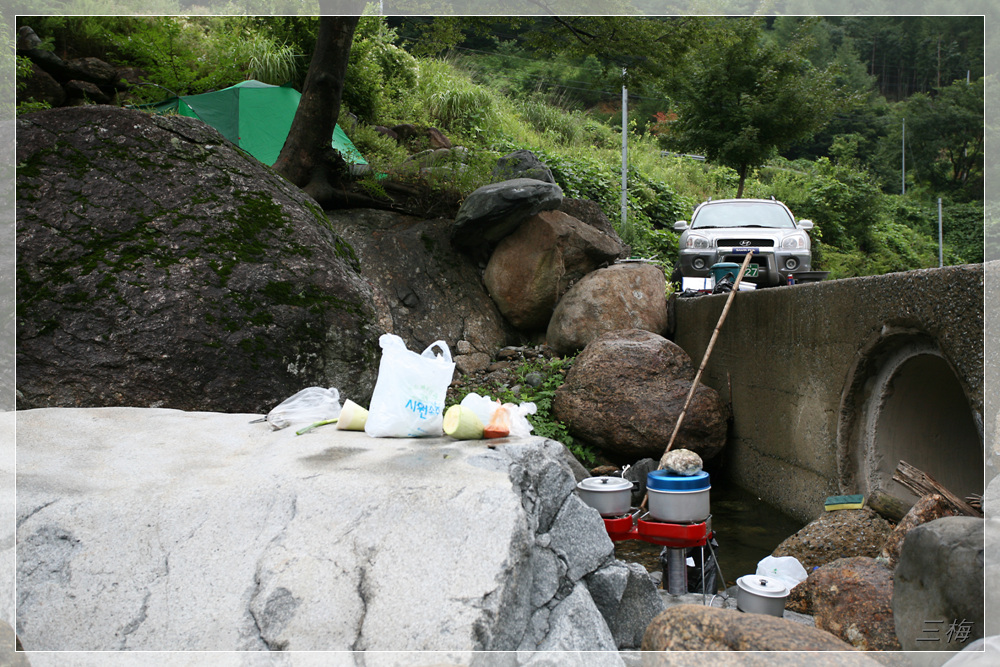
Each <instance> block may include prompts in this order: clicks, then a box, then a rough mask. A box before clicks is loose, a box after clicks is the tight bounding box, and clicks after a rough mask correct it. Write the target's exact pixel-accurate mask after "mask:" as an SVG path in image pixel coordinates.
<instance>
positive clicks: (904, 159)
mask: <svg viewBox="0 0 1000 667" xmlns="http://www.w3.org/2000/svg"><path fill="white" fill-rule="evenodd" d="M902 153H903V194H904V195H905V194H906V119H905V118H904V119H903V149H902Z"/></svg>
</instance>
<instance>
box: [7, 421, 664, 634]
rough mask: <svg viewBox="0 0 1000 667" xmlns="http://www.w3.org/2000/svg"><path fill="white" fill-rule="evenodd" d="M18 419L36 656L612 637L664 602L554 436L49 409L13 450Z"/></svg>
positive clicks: (22, 575) (26, 596) (634, 628)
mask: <svg viewBox="0 0 1000 667" xmlns="http://www.w3.org/2000/svg"><path fill="white" fill-rule="evenodd" d="M15 419H16V420H17V430H18V443H17V452H18V469H17V473H18V511H19V516H18V517H17V525H18V528H17V533H16V539H17V544H18V549H17V558H18V561H17V595H18V619H17V632H18V635H19V636H20V637H21V640H22V643H23V644H24V645H25V647H27V648H29V649H33V650H45V649H55V650H88V651H89V650H122V649H125V650H170V651H185V650H223V651H232V650H267V649H272V650H273V649H285V650H338V651H343V650H400V651H417V650H442V651H472V650H484V651H486V650H509V651H512V650H536V649H537V650H549V649H551V650H608V651H614V650H615V649H616V648H628V647H634V646H635V643H636V642H637V638H638V637H639V636H640V635H641V632H642V629H644V628H645V627H646V625H647V624H648V622H649V621H650V620H651V619H652V618H653V616H655V615H656V614H657V613H659V612H660V611H661V610H662V609H663V605H662V602H661V601H660V599H659V596H658V595H657V593H656V590H655V587H654V585H653V583H652V582H651V581H650V579H649V577H648V576H646V575H645V573H644V572H640V571H639V570H637V569H636V568H634V567H631V566H626V565H625V564H623V563H620V562H619V561H616V560H615V559H614V555H613V547H612V543H611V541H610V539H609V538H608V536H607V533H606V532H605V530H604V525H603V523H602V521H601V519H600V516H599V515H598V514H597V512H596V510H594V509H592V508H590V507H588V506H586V505H585V504H583V502H582V501H580V500H579V498H578V497H577V495H576V494H575V493H574V488H575V480H574V478H573V475H572V473H571V472H570V470H569V468H568V466H567V465H566V463H565V461H564V459H563V456H564V455H563V451H564V449H565V448H564V447H563V446H562V445H560V444H559V443H556V442H554V441H551V440H545V439H543V438H526V439H508V440H504V441H497V445H496V448H495V449H491V448H488V447H485V446H484V445H483V444H482V443H481V442H480V441H476V442H459V441H455V440H451V439H447V438H439V439H425V440H419V441H418V440H405V439H394V440H378V439H374V438H369V437H368V436H366V435H364V433H361V432H350V431H338V430H335V429H332V428H330V427H328V428H319V429H314V430H313V431H311V432H309V433H307V434H305V435H303V436H296V435H295V433H294V430H293V428H291V427H290V428H287V429H284V430H281V431H272V430H271V429H270V428H269V427H267V425H265V424H248V423H247V422H248V415H239V414H236V415H226V414H217V413H204V412H202V413H193V412H180V411H175V410H164V409H135V408H111V409H104V410H92V409H43V410H29V411H21V412H17V413H4V414H0V434H7V435H8V437H7V438H6V440H7V441H6V442H4V443H2V445H3V447H4V448H5V451H9V450H12V448H13V445H12V438H10V437H9V434H11V433H12V431H13V425H14V421H15ZM10 525H11V526H13V525H14V522H13V521H11V523H10ZM11 543H13V540H11Z"/></svg>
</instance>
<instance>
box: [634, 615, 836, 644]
mask: <svg viewBox="0 0 1000 667" xmlns="http://www.w3.org/2000/svg"><path fill="white" fill-rule="evenodd" d="M642 650H643V651H850V650H851V645H850V644H848V643H846V642H844V641H843V640H841V639H838V638H836V637H834V636H833V635H831V634H830V633H828V632H825V631H823V630H818V629H816V628H812V627H809V626H807V625H803V624H801V623H796V622H795V621H789V620H787V619H784V618H778V617H777V616H769V615H767V614H748V613H744V612H740V611H735V610H733V609H718V608H715V607H705V606H701V605H690V604H684V605H677V606H675V607H670V608H669V609H667V610H665V611H664V612H662V613H661V614H659V615H658V616H657V617H656V618H654V619H653V622H652V623H650V624H649V627H647V628H646V632H645V634H644V636H643V638H642Z"/></svg>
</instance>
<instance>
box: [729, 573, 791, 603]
mask: <svg viewBox="0 0 1000 667" xmlns="http://www.w3.org/2000/svg"><path fill="white" fill-rule="evenodd" d="M736 585H737V586H739V587H740V588H741V589H743V590H745V591H746V592H747V593H753V594H754V595H759V596H761V597H765V598H783V597H788V587H787V586H785V584H783V583H782V582H781V580H780V579H775V578H774V577H764V576H761V575H759V574H745V575H743V576H742V577H740V578H739V579H737V580H736Z"/></svg>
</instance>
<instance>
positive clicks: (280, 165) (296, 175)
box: [274, 16, 358, 187]
mask: <svg viewBox="0 0 1000 667" xmlns="http://www.w3.org/2000/svg"><path fill="white" fill-rule="evenodd" d="M357 25H358V17H357V16H322V17H320V19H319V33H318V35H317V37H316V50H315V51H314V52H313V57H312V61H311V62H310V63H309V71H308V72H307V73H306V80H305V84H304V85H303V87H302V99H301V101H300V102H299V108H298V110H297V111H296V112H295V118H294V120H292V127H291V129H290V130H289V131H288V138H287V139H286V140H285V145H284V147H282V149H281V153H280V154H279V155H278V159H277V161H276V162H275V163H274V169H275V170H276V171H277V172H278V173H279V174H281V175H282V176H284V177H285V178H287V179H288V180H289V181H291V182H292V183H294V184H295V185H297V186H299V187H305V186H306V185H307V184H308V183H309V182H310V180H312V178H313V175H314V173H315V172H316V171H317V169H318V168H321V167H323V160H324V156H325V155H326V154H327V152H328V150H329V149H330V142H331V141H332V140H333V130H334V128H335V127H336V125H337V117H338V115H339V114H340V97H341V95H342V94H343V92H344V76H345V74H346V73H347V60H348V58H349V57H350V55H351V44H352V42H353V41H354V29H355V28H356V27H357Z"/></svg>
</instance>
